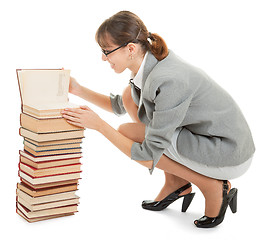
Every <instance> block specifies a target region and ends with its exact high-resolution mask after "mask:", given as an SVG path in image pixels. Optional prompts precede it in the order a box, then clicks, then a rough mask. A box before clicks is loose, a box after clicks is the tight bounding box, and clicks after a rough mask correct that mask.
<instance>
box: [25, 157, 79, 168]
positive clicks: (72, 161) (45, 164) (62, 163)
mask: <svg viewBox="0 0 265 240" xmlns="http://www.w3.org/2000/svg"><path fill="white" fill-rule="evenodd" d="M20 162H22V163H25V164H27V165H29V166H31V167H33V168H37V169H42V168H50V167H58V166H65V165H70V164H77V163H80V158H69V159H65V160H55V161H44V162H40V163H38V162H34V161H31V160H30V159H28V158H26V157H24V156H20Z"/></svg>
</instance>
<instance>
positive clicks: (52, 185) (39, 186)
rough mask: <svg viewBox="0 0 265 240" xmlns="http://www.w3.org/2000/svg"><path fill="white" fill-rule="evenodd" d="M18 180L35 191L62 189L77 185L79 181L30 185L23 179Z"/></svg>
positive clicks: (71, 180)
mask: <svg viewBox="0 0 265 240" xmlns="http://www.w3.org/2000/svg"><path fill="white" fill-rule="evenodd" d="M20 180H21V182H22V183H23V184H25V185H27V186H29V187H30V188H32V189H34V190H36V191H39V190H44V189H47V188H57V187H63V186H66V185H71V184H76V185H78V180H79V179H70V180H62V181H58V182H48V183H40V184H38V183H37V184H36V183H34V184H32V183H30V182H29V181H27V180H26V179H24V178H20Z"/></svg>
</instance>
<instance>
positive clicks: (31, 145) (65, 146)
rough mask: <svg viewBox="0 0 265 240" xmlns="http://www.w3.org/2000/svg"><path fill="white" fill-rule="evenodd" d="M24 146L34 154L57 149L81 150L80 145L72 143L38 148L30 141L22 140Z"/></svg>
mask: <svg viewBox="0 0 265 240" xmlns="http://www.w3.org/2000/svg"><path fill="white" fill-rule="evenodd" d="M24 146H28V147H29V148H31V149H32V150H34V151H36V152H41V151H51V150H59V149H75V148H81V144H80V143H74V144H60V145H49V146H39V145H36V144H34V143H32V142H30V141H27V140H26V139H25V140H24Z"/></svg>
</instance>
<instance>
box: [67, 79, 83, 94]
mask: <svg viewBox="0 0 265 240" xmlns="http://www.w3.org/2000/svg"><path fill="white" fill-rule="evenodd" d="M80 89H81V85H80V84H79V83H78V82H77V81H76V80H75V78H73V77H70V85H69V93H72V94H74V95H78V93H79V92H80Z"/></svg>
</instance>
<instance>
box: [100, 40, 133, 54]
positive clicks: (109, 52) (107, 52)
mask: <svg viewBox="0 0 265 240" xmlns="http://www.w3.org/2000/svg"><path fill="white" fill-rule="evenodd" d="M129 43H135V41H130V42H127V43H124V44H122V45H120V46H119V47H117V48H115V49H113V50H111V51H107V50H104V49H101V51H102V53H103V54H104V55H105V56H106V57H107V56H108V55H109V54H111V53H113V52H115V51H117V50H118V49H120V48H122V47H126V46H127V45H128V44H129Z"/></svg>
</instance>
